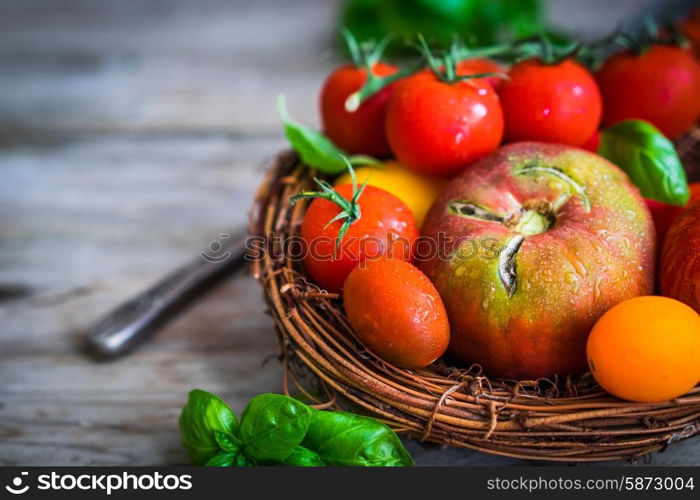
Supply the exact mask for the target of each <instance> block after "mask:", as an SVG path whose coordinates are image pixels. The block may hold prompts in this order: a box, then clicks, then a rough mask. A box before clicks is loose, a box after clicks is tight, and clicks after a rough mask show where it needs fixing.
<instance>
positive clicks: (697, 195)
mask: <svg viewBox="0 0 700 500" xmlns="http://www.w3.org/2000/svg"><path fill="white" fill-rule="evenodd" d="M696 201H700V182H693V183H691V184H690V200H689V201H688V205H690V204H691V203H693V202H696Z"/></svg>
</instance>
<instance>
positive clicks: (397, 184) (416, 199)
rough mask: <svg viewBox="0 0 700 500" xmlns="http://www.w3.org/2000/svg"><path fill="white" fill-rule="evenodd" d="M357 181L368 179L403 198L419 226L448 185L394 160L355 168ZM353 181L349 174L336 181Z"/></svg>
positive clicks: (369, 181)
mask: <svg viewBox="0 0 700 500" xmlns="http://www.w3.org/2000/svg"><path fill="white" fill-rule="evenodd" d="M355 175H356V176H357V182H358V184H362V183H364V182H365V181H367V183H368V184H369V185H371V186H374V187H378V188H380V189H383V190H385V191H388V192H390V193H391V194H393V195H394V196H396V197H397V198H398V199H400V200H401V201H403V202H404V203H405V204H406V205H408V208H410V209H411V212H413V216H414V217H415V219H416V224H417V225H418V227H420V226H421V225H422V224H423V219H425V215H426V214H427V213H428V209H429V208H430V205H432V204H433V201H435V198H437V197H438V195H439V194H440V192H441V191H442V189H443V188H444V187H445V185H446V184H447V181H445V180H444V179H435V178H432V177H427V176H424V175H420V174H417V173H415V172H411V171H410V170H408V169H406V168H404V167H403V166H401V165H400V164H398V163H397V162H395V161H387V162H384V163H383V164H382V165H375V166H372V167H360V168H356V169H355ZM350 182H352V179H351V178H350V174H349V173H345V174H342V175H340V176H339V177H338V178H337V179H336V180H335V182H334V184H335V185H336V186H338V185H340V184H347V183H350Z"/></svg>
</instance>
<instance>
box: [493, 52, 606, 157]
mask: <svg viewBox="0 0 700 500" xmlns="http://www.w3.org/2000/svg"><path fill="white" fill-rule="evenodd" d="M508 76H509V79H507V80H505V81H504V82H503V83H502V84H501V85H500V87H499V89H498V94H499V96H500V97H501V105H502V106H503V114H504V116H505V120H506V141H508V142H515V141H543V142H559V143H563V144H569V145H571V146H582V145H583V144H584V143H585V142H586V140H587V139H588V138H589V137H590V136H591V135H592V134H593V133H594V132H595V131H596V129H597V128H598V125H599V124H600V115H601V99H600V92H599V91H598V85H596V82H595V79H594V78H593V76H592V75H591V74H590V73H589V72H588V70H587V69H586V68H584V67H583V66H581V65H580V64H578V63H577V62H575V61H573V60H571V59H567V60H564V61H562V62H560V63H558V64H553V65H548V64H545V63H543V62H541V61H539V60H537V59H529V60H527V61H523V62H521V63H518V64H516V65H515V66H513V67H512V68H511V70H510V72H509V73H508Z"/></svg>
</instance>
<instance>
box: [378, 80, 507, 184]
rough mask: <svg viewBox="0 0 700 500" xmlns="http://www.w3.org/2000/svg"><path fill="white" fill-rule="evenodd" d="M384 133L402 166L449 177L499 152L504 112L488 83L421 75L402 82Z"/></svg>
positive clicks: (390, 100)
mask: <svg viewBox="0 0 700 500" xmlns="http://www.w3.org/2000/svg"><path fill="white" fill-rule="evenodd" d="M386 134H387V138H388V139H389V144H390V145H391V149H392V151H394V154H395V155H396V158H397V159H398V160H399V163H401V164H402V165H404V166H405V167H407V168H409V169H411V170H413V171H416V172H420V173H424V174H430V175H440V176H450V175H454V174H456V173H458V172H460V171H462V170H464V168H465V167H467V166H469V164H471V163H473V162H474V161H475V160H478V159H479V158H481V157H482V156H484V155H486V154H488V153H490V152H491V151H493V150H494V149H496V148H497V147H498V145H499V144H500V142H501V138H502V136H503V113H502V110H501V105H500V103H499V102H498V96H497V95H496V93H495V91H494V90H493V88H491V86H490V85H489V84H488V82H487V81H485V80H483V79H474V80H464V81H458V82H455V83H445V82H443V81H441V80H440V79H439V78H438V77H437V76H435V75H434V74H433V73H426V72H422V73H419V74H416V75H414V76H412V77H410V78H408V79H406V80H404V81H403V82H401V83H400V84H399V85H398V86H397V87H396V88H395V89H394V92H393V93H392V94H391V97H390V98H389V105H388V109H387V115H386Z"/></svg>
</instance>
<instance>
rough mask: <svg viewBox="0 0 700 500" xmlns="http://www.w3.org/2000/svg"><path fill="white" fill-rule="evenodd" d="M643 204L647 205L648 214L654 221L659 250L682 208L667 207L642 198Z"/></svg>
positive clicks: (666, 204)
mask: <svg viewBox="0 0 700 500" xmlns="http://www.w3.org/2000/svg"><path fill="white" fill-rule="evenodd" d="M644 202H645V203H646V204H647V207H648V208H649V212H651V218H652V219H654V226H655V227H656V241H657V248H658V249H659V250H660V249H662V248H663V246H664V241H666V235H667V234H668V230H669V229H670V228H671V226H672V225H673V222H674V221H675V220H676V219H677V218H678V216H679V215H680V214H681V212H683V209H684V207H679V206H677V205H669V204H668V203H662V202H660V201H656V200H650V199H648V198H644Z"/></svg>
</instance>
